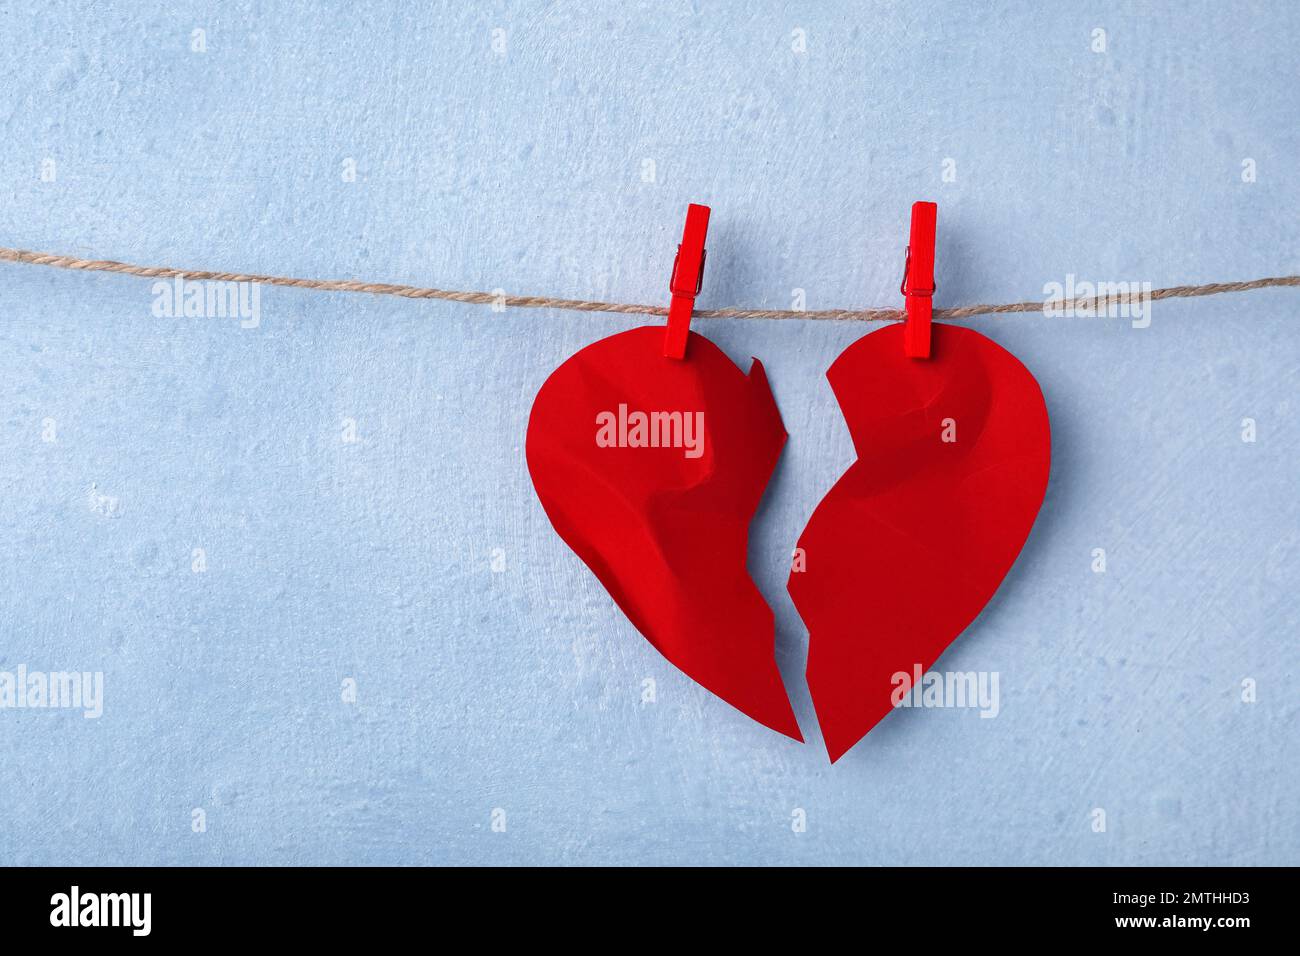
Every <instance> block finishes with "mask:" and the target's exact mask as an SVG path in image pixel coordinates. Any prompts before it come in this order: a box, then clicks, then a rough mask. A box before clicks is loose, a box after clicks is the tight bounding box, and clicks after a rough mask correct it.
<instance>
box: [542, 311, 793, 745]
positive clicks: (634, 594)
mask: <svg viewBox="0 0 1300 956" xmlns="http://www.w3.org/2000/svg"><path fill="white" fill-rule="evenodd" d="M663 349H664V329H663V327H662V326H646V327H643V328H638V329H632V330H631V331H628V332H623V333H620V334H618V335H613V336H610V337H609V338H605V339H601V340H600V341H598V342H595V343H593V344H592V345H589V346H587V347H586V348H584V349H582V350H581V351H580V352H578V353H577V354H576V355H574V356H573V357H572V358H570V359H569V360H568V361H567V362H565V363H564V364H563V365H561V366H560V367H559V368H558V369H556V370H555V372H554V373H552V375H551V376H550V378H548V379H547V380H546V382H545V383H544V384H543V385H542V388H541V390H540V391H539V392H538V394H537V399H536V401H535V402H534V403H533V409H532V414H531V416H530V417H529V421H528V438H527V448H526V453H527V458H528V470H529V473H530V474H531V476H532V479H533V486H534V488H536V490H537V495H538V497H539V498H540V499H541V502H542V507H543V508H544V509H545V511H546V514H547V517H549V518H550V520H551V524H552V525H553V526H554V527H555V530H556V531H557V532H558V533H559V535H560V537H561V538H563V539H564V541H565V543H566V544H568V545H569V547H570V548H572V549H573V550H574V552H575V553H576V554H577V555H578V557H580V558H581V559H582V560H583V561H584V562H585V563H586V565H587V567H589V568H590V569H591V570H592V572H593V573H594V574H595V575H596V577H597V578H599V579H600V582H601V584H603V585H604V586H605V589H606V590H607V591H608V592H609V593H610V595H611V596H612V597H613V598H614V600H615V602H617V604H618V606H619V607H620V608H621V609H622V611H623V613H624V614H626V615H627V617H628V619H629V620H630V621H631V622H632V623H633V625H635V626H636V628H637V630H638V631H640V632H641V633H642V635H644V636H645V638H646V639H647V640H648V641H650V643H651V644H653V645H654V646H655V647H656V648H658V649H659V651H660V653H662V654H663V655H664V657H666V658H667V659H668V660H669V661H670V662H672V663H673V664H674V665H675V666H676V667H678V668H679V669H680V670H682V671H683V672H684V673H686V674H687V675H688V676H689V677H691V678H692V679H694V680H695V681H697V682H698V683H700V684H701V685H703V686H704V687H706V688H708V689H709V690H710V691H712V692H713V693H714V694H717V695H718V696H719V697H721V698H722V699H723V700H725V701H727V703H729V704H731V705H732V706H734V707H736V708H737V709H739V710H740V711H742V712H744V713H745V714H747V715H749V716H750V717H752V718H753V719H754V720H756V721H758V722H759V723H761V724H764V725H765V726H767V727H770V728H772V729H773V730H776V731H779V732H781V733H783V734H786V735H788V736H790V737H794V738H795V739H796V740H802V739H803V738H802V737H801V736H800V733H799V727H798V724H797V723H796V722H795V718H794V712H793V710H792V709H791V706H790V702H789V699H788V698H787V697H786V693H785V688H784V687H783V685H782V683H781V677H780V674H779V672H778V671H777V667H776V661H775V659H774V656H773V644H774V640H775V627H774V621H773V616H772V611H771V609H770V608H769V607H768V606H767V604H766V603H765V602H764V600H763V598H762V596H761V595H760V594H759V591H758V589H757V588H756V587H755V586H754V583H753V581H752V580H751V579H750V577H749V573H748V570H747V569H746V557H747V551H748V541H749V522H750V520H751V518H752V517H753V515H754V512H755V511H756V510H757V508H758V503H759V500H760V499H761V498H762V495H763V490H764V488H765V487H766V486H767V482H768V479H769V478H770V477H771V475H772V471H773V469H774V468H775V466H776V462H777V459H778V458H779V457H780V454H781V449H782V447H783V446H784V444H785V439H786V433H785V428H784V426H783V425H782V424H781V416H780V413H779V412H778V411H777V408H776V402H775V400H774V399H773V397H772V392H771V390H770V388H769V387H768V383H767V376H766V375H765V374H764V372H763V366H762V365H761V364H760V363H759V362H758V361H757V360H754V363H753V365H752V367H751V369H750V372H749V374H748V375H745V374H744V373H743V372H742V371H741V370H740V369H739V368H737V367H736V365H735V364H734V363H732V361H731V360H730V359H728V358H727V357H726V355H725V354H723V352H722V351H721V350H720V349H719V348H718V347H717V346H716V345H714V344H713V343H712V342H710V341H709V340H708V339H706V338H704V337H703V336H701V335H698V334H695V333H691V335H690V340H689V345H688V348H687V352H686V358H685V360H683V361H676V360H673V359H667V358H665V357H664V355H663ZM638 412H640V413H644V414H646V415H647V416H648V415H650V414H651V413H659V414H660V415H661V416H671V414H672V413H674V412H675V413H680V415H681V416H683V418H682V419H681V421H682V422H683V423H684V422H685V421H686V419H685V416H688V415H689V416H691V418H690V421H691V422H692V423H693V424H694V425H698V426H699V427H698V428H692V429H691V433H690V434H689V435H685V434H682V432H683V431H684V429H679V430H678V432H676V433H675V432H674V430H673V427H672V425H671V419H670V418H664V417H661V418H659V419H658V423H659V425H658V428H657V430H656V432H655V433H654V434H655V435H657V436H658V437H660V438H663V439H664V441H661V442H658V443H657V444H658V447H653V446H650V445H648V444H637V438H638V437H640V438H641V439H647V438H649V437H650V436H649V435H647V434H646V433H645V432H644V431H642V432H641V434H640V435H639V436H638V435H637V434H636V429H635V427H634V426H631V427H630V426H629V419H630V420H631V421H632V422H635V421H636V420H637V419H636V418H635V414H634V413H638ZM697 416H698V417H697ZM611 423H612V426H613V428H612V431H611V428H610V426H611ZM674 434H677V436H678V437H679V438H681V441H679V442H678V443H677V444H674V443H673V442H672V440H671V439H672V437H673V435H674ZM687 438H689V439H691V441H690V442H688V441H687V440H686V439H687ZM598 439H600V441H598ZM611 439H613V443H612V444H611Z"/></svg>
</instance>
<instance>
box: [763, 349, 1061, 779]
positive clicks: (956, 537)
mask: <svg viewBox="0 0 1300 956" xmlns="http://www.w3.org/2000/svg"><path fill="white" fill-rule="evenodd" d="M932 331H933V340H932V346H931V357H930V358H929V359H928V360H919V359H912V358H907V357H906V356H905V355H904V349H903V335H904V326H903V325H902V324H899V325H892V326H889V327H888V328H885V329H882V330H880V331H878V332H873V333H872V334H871V335H868V336H865V337H863V338H862V339H859V340H858V341H857V342H855V343H854V344H853V345H851V346H849V347H848V348H847V349H846V350H845V351H844V352H843V354H841V355H840V357H839V358H838V359H836V361H835V363H834V364H833V365H832V366H831V368H830V370H829V371H828V372H827V378H828V379H830V383H831V388H832V389H833V390H834V392H835V397H836V399H837V400H838V401H839V404H840V408H841V410H842V411H843V413H844V418H845V420H846V422H847V423H848V427H849V432H850V434H851V436H852V438H853V445H854V448H855V449H856V451H857V455H858V458H857V461H856V462H854V463H853V465H852V466H850V468H849V469H848V471H846V472H845V473H844V475H843V476H842V477H841V478H840V480H839V481H838V482H836V484H835V486H834V487H833V488H832V489H831V490H830V492H829V493H827V495H826V497H825V498H823V499H822V501H821V503H820V504H819V505H818V506H817V509H816V510H815V511H814V512H813V514H812V517H811V518H810V519H809V521H808V525H807V527H805V528H804V531H803V535H802V536H801V537H800V539H799V548H800V549H801V551H800V552H796V556H795V562H794V564H793V570H792V572H791V574H790V580H789V584H788V588H789V591H790V596H791V597H792V598H793V599H794V603H795V606H796V607H797V608H798V610H799V615H800V616H801V617H802V618H803V621H804V624H805V625H806V626H807V628H808V633H809V647H808V686H809V690H810V691H811V693H812V698H813V704H814V706H815V708H816V711H817V720H818V722H819V723H820V724H821V728H822V736H823V738H824V739H825V741H826V749H827V751H828V752H829V754H830V757H831V760H832V761H835V760H838V759H839V758H840V757H841V756H842V755H843V754H844V752H845V751H847V750H848V749H849V748H850V747H852V746H853V745H854V744H855V743H857V742H858V741H859V740H860V739H861V738H862V737H863V736H864V735H865V734H866V733H867V732H868V731H870V730H871V728H872V727H874V726H875V725H876V724H877V723H878V722H879V721H880V720H881V718H883V717H885V716H886V715H887V714H888V713H889V712H890V710H891V709H892V708H893V707H894V706H895V705H896V704H897V703H898V702H899V701H901V700H902V699H903V698H902V693H903V691H905V689H906V688H907V687H908V686H909V685H910V682H911V681H912V680H913V675H914V673H915V672H916V668H917V667H918V666H919V667H920V669H921V670H922V671H924V670H926V669H928V668H929V667H930V666H931V665H932V664H933V663H934V662H935V660H937V659H938V657H939V655H940V654H942V653H943V651H944V650H945V648H947V647H948V645H949V644H951V643H952V641H953V640H954V639H955V638H956V637H957V635H959V634H960V633H961V632H962V631H963V630H965V628H966V627H967V625H969V624H970V623H971V621H973V620H974V619H975V617H976V615H978V614H979V612H980V611H981V610H982V609H983V608H984V605H985V604H987V603H988V601H989V599H990V598H991V597H992V596H993V593H994V592H995V591H996V590H997V588H998V585H999V584H1001V582H1002V579H1003V578H1004V577H1005V576H1006V574H1007V572H1008V571H1009V570H1010V569H1011V565H1012V564H1013V563H1014V562H1015V560H1016V556H1017V555H1018V554H1019V553H1020V549H1021V548H1022V547H1023V545H1024V543H1025V539H1026V538H1027V537H1028V535H1029V529H1030V528H1031V527H1032V526H1033V523H1034V518H1035V516H1036V515H1037V514H1038V509H1039V506H1040V505H1041V504H1042V502H1043V495H1044V494H1045V492H1046V490H1047V476H1048V471H1049V469H1050V465H1051V434H1050V430H1049V427H1048V422H1047V407H1046V405H1045V404H1044V402H1043V393H1042V391H1041V390H1040V389H1039V387H1038V383H1037V382H1036V381H1035V380H1034V377H1033V376H1032V375H1031V374H1030V373H1029V370H1028V369H1026V368H1025V367H1024V366H1023V365H1022V364H1020V362H1019V360H1017V359H1016V357H1015V356H1014V355H1012V354H1011V353H1010V352H1008V351H1006V350H1005V349H1003V348H1002V347H1000V346H999V345H997V344H996V343H994V342H992V341H991V340H990V339H988V338H986V337H984V336H983V335H980V334H979V333H978V332H974V331H972V330H970V329H966V328H961V327H958V326H952V325H937V324H936V325H935V326H934V327H933V330H932ZM903 674H905V675H907V676H906V680H904V679H902V678H900V677H899V676H898V675H903Z"/></svg>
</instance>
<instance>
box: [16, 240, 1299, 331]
mask: <svg viewBox="0 0 1300 956" xmlns="http://www.w3.org/2000/svg"><path fill="white" fill-rule="evenodd" d="M0 261H3V262H22V263H27V264H29V265H36V266H49V267H51V268H54V269H74V270H78V271H82V272H115V273H118V274H120V275H130V276H139V277H141V278H145V279H175V278H183V279H186V280H189V281H193V282H253V283H257V284H259V285H272V286H284V287H287V288H292V289H316V290H319V291H325V292H366V293H370V294H372V295H395V296H400V297H401V298H404V299H441V300H445V301H448V302H467V303H471V304H475V305H496V306H507V307H515V308H524V309H564V310H568V311H571V312H610V313H615V314H619V315H659V316H663V315H667V314H668V309H667V307H666V306H659V305H635V304H628V303H620V302H592V301H588V300H586V299H557V298H552V297H550V296H530V295H502V294H496V293H492V292H464V291H456V290H450V289H431V288H422V287H420V286H412V285H396V284H393V283H388V282H362V281H359V280H355V279H295V278H291V277H288V276H267V275H256V274H251V273H242V272H211V271H208V270H205V269H172V268H168V267H166V266H140V265H133V264H132V263H129V262H114V261H113V260H111V259H78V258H77V257H75V256H61V255H55V254H53V253H49V252H30V251H28V250H26V249H7V248H4V247H0ZM1295 286H1300V276H1271V277H1268V278H1263V279H1250V280H1247V281H1243V282H1212V283H1209V284H1206V285H1178V286H1171V287H1169V288H1165V289H1152V290H1150V291H1149V292H1128V293H1123V294H1118V295H1096V296H1090V297H1083V298H1076V299H1068V300H1054V301H1049V302H1044V301H1043V300H1041V299H1040V300H1038V301H1034V302H1012V303H1007V304H1003V305H968V306H962V307H960V308H953V309H935V310H934V317H935V318H936V319H965V318H970V317H972V316H977V315H1008V314H1011V313H1016V312H1042V311H1044V310H1051V309H1061V310H1077V311H1096V310H1097V308H1098V307H1100V308H1102V309H1104V308H1106V307H1107V306H1108V305H1124V304H1131V303H1134V302H1149V301H1156V300H1158V299H1190V298H1197V297H1200V296H1207V295H1222V294H1224V293H1229V292H1249V291H1251V290H1254V289H1270V288H1277V287H1295ZM692 314H693V315H694V316H695V317H697V318H702V319H833V320H837V321H857V322H893V321H897V320H899V319H902V318H904V317H905V315H906V313H905V312H904V310H902V309H883V308H878V309H820V310H808V311H799V310H795V309H696V310H695V311H694V313H692Z"/></svg>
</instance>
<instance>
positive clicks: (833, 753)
mask: <svg viewBox="0 0 1300 956" xmlns="http://www.w3.org/2000/svg"><path fill="white" fill-rule="evenodd" d="M823 743H825V744H826V756H828V757H830V758H831V763H832V764H834V763H835V762H836V761H837V760H839V759H840V758H841V757H843V756H844V755H845V754H846V753H848V752H849V751H850V750H852V749H853V744H849V745H848V746H842V745H841V744H838V743H836V744H832V743H831V742H830V741H829V740H827V741H823ZM853 743H857V741H856V740H855V741H854V742H853Z"/></svg>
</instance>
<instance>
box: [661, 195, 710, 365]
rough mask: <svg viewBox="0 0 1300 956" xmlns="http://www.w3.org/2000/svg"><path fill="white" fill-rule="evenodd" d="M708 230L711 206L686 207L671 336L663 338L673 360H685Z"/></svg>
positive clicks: (671, 306)
mask: <svg viewBox="0 0 1300 956" xmlns="http://www.w3.org/2000/svg"><path fill="white" fill-rule="evenodd" d="M708 231H709V207H708V206H698V205H696V204H695V203H691V204H690V205H689V206H687V207H686V228H685V230H684V231H683V232H682V242H681V245H679V246H678V247H677V258H676V259H674V260H673V274H672V278H671V279H669V280H668V290H669V291H670V292H671V293H672V294H673V298H672V302H671V303H670V304H669V306H668V334H667V335H666V336H665V338H664V355H666V356H668V358H671V359H682V358H685V357H686V338H687V336H688V335H690V331H691V312H693V311H694V310H695V297H696V296H697V295H699V294H700V288H701V286H703V284H704V237H705V236H706V235H707V234H708Z"/></svg>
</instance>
